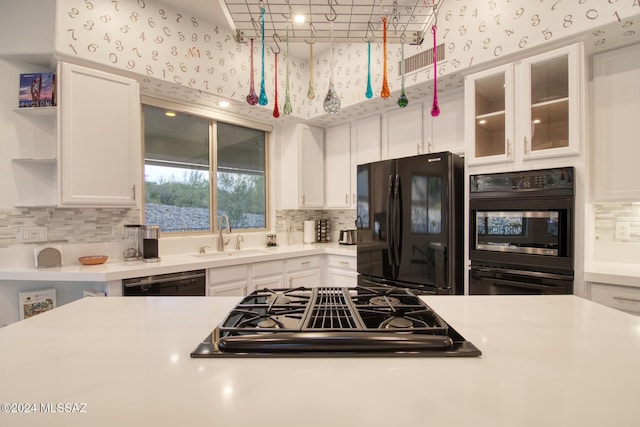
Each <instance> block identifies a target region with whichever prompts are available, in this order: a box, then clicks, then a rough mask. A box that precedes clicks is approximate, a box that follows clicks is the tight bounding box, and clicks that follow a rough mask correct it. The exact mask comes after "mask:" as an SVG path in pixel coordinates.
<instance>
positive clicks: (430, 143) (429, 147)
mask: <svg viewBox="0 0 640 427" xmlns="http://www.w3.org/2000/svg"><path fill="white" fill-rule="evenodd" d="M432 150H433V143H432V142H431V140H429V141H427V153H430V152H431V151H432Z"/></svg>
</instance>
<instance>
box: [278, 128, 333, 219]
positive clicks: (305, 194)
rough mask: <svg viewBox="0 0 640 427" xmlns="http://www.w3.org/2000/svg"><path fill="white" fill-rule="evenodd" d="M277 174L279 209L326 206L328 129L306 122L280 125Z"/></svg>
mask: <svg viewBox="0 0 640 427" xmlns="http://www.w3.org/2000/svg"><path fill="white" fill-rule="evenodd" d="M278 149H279V150H278V154H277V156H278V164H277V166H276V171H275V172H276V176H277V180H278V184H277V191H276V206H278V208H279V209H299V208H314V209H316V208H323V207H324V174H325V170H324V169H325V167H324V130H323V129H321V128H317V127H313V126H309V125H305V124H296V123H294V124H286V125H284V126H282V127H281V128H280V136H279V143H278Z"/></svg>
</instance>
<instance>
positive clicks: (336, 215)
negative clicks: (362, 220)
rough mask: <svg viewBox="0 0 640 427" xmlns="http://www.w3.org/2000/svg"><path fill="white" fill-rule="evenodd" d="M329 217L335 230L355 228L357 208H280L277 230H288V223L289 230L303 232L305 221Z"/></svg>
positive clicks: (277, 214)
mask: <svg viewBox="0 0 640 427" xmlns="http://www.w3.org/2000/svg"><path fill="white" fill-rule="evenodd" d="M317 219H328V220H329V225H330V228H331V230H332V231H333V232H337V231H339V230H342V229H352V228H355V222H356V210H355V209H343V210H300V209H291V210H279V211H276V232H278V233H281V232H286V231H287V230H286V225H287V224H289V227H290V229H289V231H291V232H302V231H303V229H304V221H307V220H312V221H313V220H317Z"/></svg>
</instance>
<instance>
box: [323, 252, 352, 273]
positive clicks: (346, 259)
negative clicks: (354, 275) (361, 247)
mask: <svg viewBox="0 0 640 427" xmlns="http://www.w3.org/2000/svg"><path fill="white" fill-rule="evenodd" d="M357 261H358V258H357V257H354V256H353V257H352V256H343V255H329V256H328V258H327V262H328V266H329V267H333V268H344V269H345V270H353V271H355V270H356V268H357Z"/></svg>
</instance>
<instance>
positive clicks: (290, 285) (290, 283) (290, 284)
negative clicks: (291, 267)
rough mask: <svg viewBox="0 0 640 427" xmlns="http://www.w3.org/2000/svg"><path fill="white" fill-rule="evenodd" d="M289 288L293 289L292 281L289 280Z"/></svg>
mask: <svg viewBox="0 0 640 427" xmlns="http://www.w3.org/2000/svg"><path fill="white" fill-rule="evenodd" d="M289 287H290V288H292V287H293V279H289Z"/></svg>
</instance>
